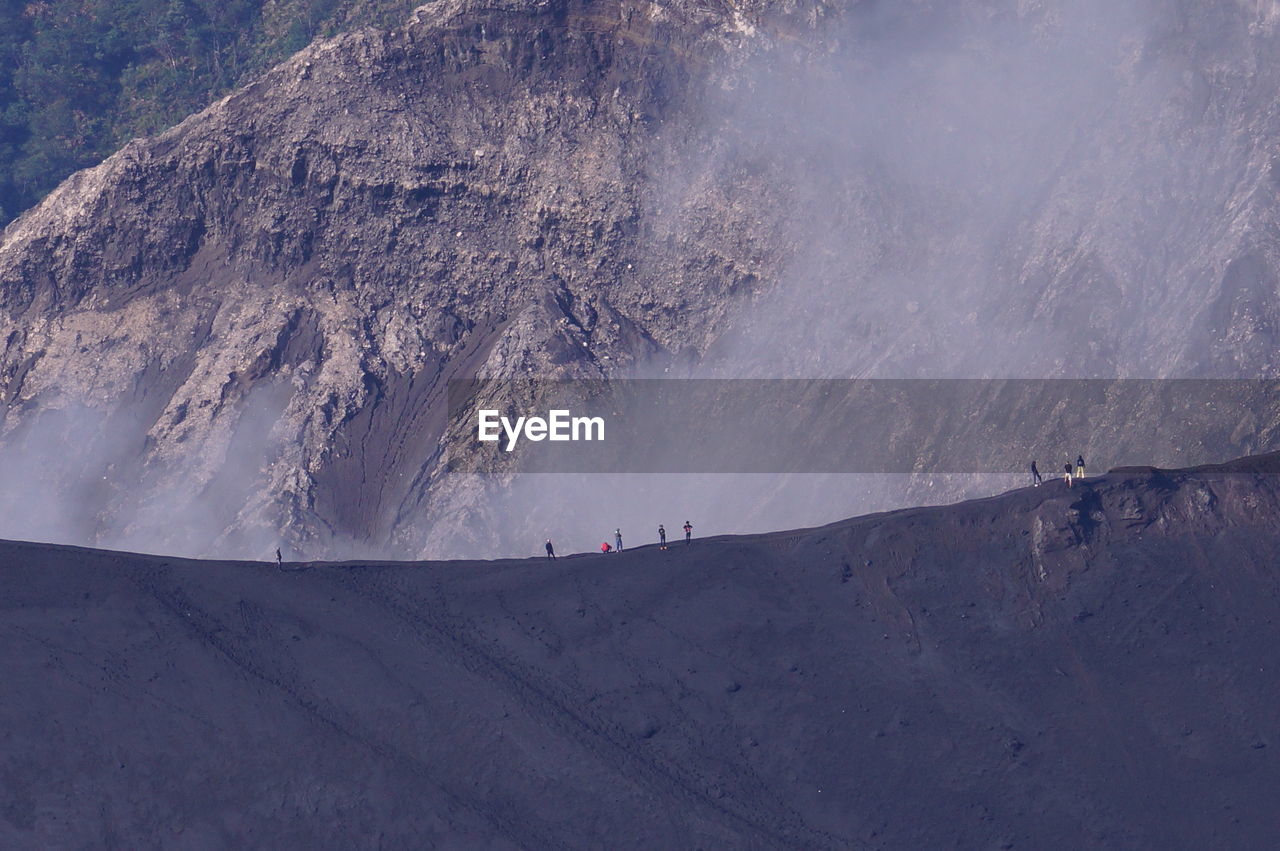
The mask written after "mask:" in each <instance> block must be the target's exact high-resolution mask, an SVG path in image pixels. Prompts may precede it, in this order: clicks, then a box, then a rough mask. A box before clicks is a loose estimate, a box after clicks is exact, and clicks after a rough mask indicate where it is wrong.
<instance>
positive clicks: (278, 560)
mask: <svg viewBox="0 0 1280 851" xmlns="http://www.w3.org/2000/svg"><path fill="white" fill-rule="evenodd" d="M282 564H284V556H282V555H280V548H279V547H276V567H280V566H281V565H282Z"/></svg>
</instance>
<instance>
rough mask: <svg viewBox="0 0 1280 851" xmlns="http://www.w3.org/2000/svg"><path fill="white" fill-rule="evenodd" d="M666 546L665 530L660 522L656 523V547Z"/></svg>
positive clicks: (662, 547)
mask: <svg viewBox="0 0 1280 851" xmlns="http://www.w3.org/2000/svg"><path fill="white" fill-rule="evenodd" d="M666 548H667V530H666V529H663V528H662V524H661V523H659V524H658V549H661V550H665V549H666Z"/></svg>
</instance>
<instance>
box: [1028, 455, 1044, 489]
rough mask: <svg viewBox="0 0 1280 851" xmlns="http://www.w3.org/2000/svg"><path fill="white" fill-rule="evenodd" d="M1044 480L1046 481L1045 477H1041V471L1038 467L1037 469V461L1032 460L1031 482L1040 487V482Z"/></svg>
mask: <svg viewBox="0 0 1280 851" xmlns="http://www.w3.org/2000/svg"><path fill="white" fill-rule="evenodd" d="M1043 481H1044V479H1043V478H1041V476H1040V471H1039V470H1038V469H1036V462H1035V461H1032V462H1031V483H1032V484H1033V485H1034V486H1035V487H1040V483H1041V482H1043Z"/></svg>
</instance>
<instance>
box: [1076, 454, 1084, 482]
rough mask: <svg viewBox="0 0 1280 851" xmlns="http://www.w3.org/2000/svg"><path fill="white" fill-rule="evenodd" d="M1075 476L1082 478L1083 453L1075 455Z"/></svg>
mask: <svg viewBox="0 0 1280 851" xmlns="http://www.w3.org/2000/svg"><path fill="white" fill-rule="evenodd" d="M1076 478H1077V479H1083V478H1084V456H1083V455H1077V456H1076Z"/></svg>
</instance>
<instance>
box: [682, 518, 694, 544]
mask: <svg viewBox="0 0 1280 851" xmlns="http://www.w3.org/2000/svg"><path fill="white" fill-rule="evenodd" d="M692 538H693V524H692V523H690V522H689V521H688V520H686V521H684V542H685V545H686V546H688V544H689V541H690V540H691V539H692Z"/></svg>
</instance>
